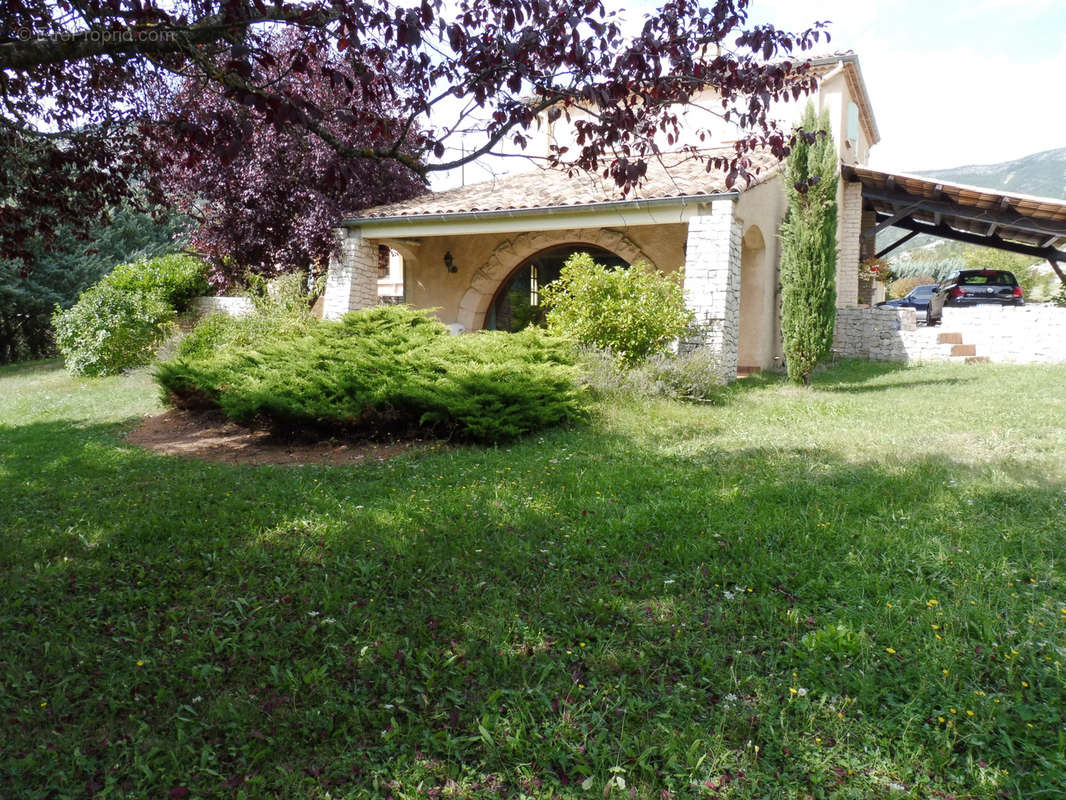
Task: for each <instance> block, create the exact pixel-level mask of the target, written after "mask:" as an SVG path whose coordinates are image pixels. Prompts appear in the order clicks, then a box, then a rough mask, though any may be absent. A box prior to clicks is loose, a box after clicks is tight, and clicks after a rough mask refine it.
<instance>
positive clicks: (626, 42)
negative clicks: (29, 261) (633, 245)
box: [0, 0, 825, 256]
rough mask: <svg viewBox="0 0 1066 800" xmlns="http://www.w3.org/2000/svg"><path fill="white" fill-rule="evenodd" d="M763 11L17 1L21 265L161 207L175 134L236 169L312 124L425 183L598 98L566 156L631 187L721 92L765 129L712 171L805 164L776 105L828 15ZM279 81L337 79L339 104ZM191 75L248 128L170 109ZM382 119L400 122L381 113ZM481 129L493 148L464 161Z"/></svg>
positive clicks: (747, 120) (8, 34)
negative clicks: (346, 131)
mask: <svg viewBox="0 0 1066 800" xmlns="http://www.w3.org/2000/svg"><path fill="white" fill-rule="evenodd" d="M748 6H749V0H716V1H715V2H712V3H709V4H701V3H699V2H695V1H694V0H666V2H665V3H664V5H663V6H662V7H661V8H659V9H658V10H655V11H653V12H651V13H649V14H647V15H646V17H645V19H644V21H643V25H641V26H639V27H638V28H637V29H636V30H635V31H634V32H631V33H630V32H627V31H626V30H624V29H623V25H622V24H621V23H620V20H619V18H618V16H617V14H616V12H614V11H610V10H608V9H607V8H606V7H605V5H604V3H603V2H602V0H457V2H448V3H445V2H443V0H421V2H420V3H417V4H416V3H409V4H403V5H397V4H393V3H392V2H389V0H356V1H355V2H349V1H348V0H343V1H342V0H306V1H305V2H289V1H288V0H274V1H273V2H269V3H267V2H264V0H8V2H7V3H6V4H5V15H4V19H3V20H2V22H0V70H2V76H3V80H2V81H0V161H2V163H3V164H4V167H3V169H2V170H0V180H2V184H0V196H3V197H4V198H5V203H4V204H3V205H2V206H0V237H3V247H4V250H5V252H6V253H7V254H9V255H14V256H21V255H23V251H22V248H23V243H24V242H25V240H26V239H27V238H28V237H29V236H30V235H31V233H37V234H39V235H41V236H43V237H45V238H47V237H48V236H50V235H51V234H52V232H53V231H54V229H55V228H56V226H57V225H58V224H60V222H62V221H63V220H69V219H89V218H91V217H96V216H99V214H100V212H101V210H102V209H103V208H105V207H106V206H107V205H108V204H109V203H113V202H114V201H115V200H116V199H117V198H118V197H120V196H122V195H124V194H126V193H128V191H129V187H130V186H131V185H132V184H138V185H140V186H142V188H143V189H144V191H146V192H147V194H148V197H149V198H150V199H157V198H158V190H159V189H160V186H159V182H158V180H156V179H153V178H152V170H151V169H150V168H151V167H152V166H153V165H152V164H150V163H148V162H150V158H149V157H148V156H147V153H148V152H150V151H146V149H145V148H144V147H143V140H144V138H145V137H148V138H155V137H158V136H160V135H163V134H164V133H165V135H168V136H174V135H176V136H178V137H181V138H182V139H184V140H186V141H189V142H193V143H194V144H195V145H196V146H197V147H198V148H200V149H212V150H214V151H215V152H216V153H217V154H218V155H220V156H221V157H223V158H232V157H234V156H235V155H236V154H237V153H239V152H240V151H241V150H242V149H244V148H246V147H247V146H248V145H249V143H250V141H251V140H252V138H253V135H254V132H255V131H256V130H257V129H258V128H259V127H261V126H264V125H265V126H271V127H273V128H275V129H278V130H282V129H286V128H299V129H302V130H304V131H307V132H310V133H311V134H312V135H314V136H317V137H318V138H319V139H321V141H322V142H324V143H325V144H326V145H328V146H329V147H331V148H332V149H334V150H335V152H337V153H339V154H340V155H341V156H343V157H344V158H345V159H346V160H348V161H349V162H351V163H352V164H354V165H355V166H353V169H358V168H359V167H358V164H359V163H361V162H364V161H372V162H380V161H393V162H396V163H398V164H401V165H403V166H404V167H405V168H407V169H408V170H410V171H411V172H412V173H414V174H415V175H416V176H425V175H426V174H427V173H428V172H430V171H433V170H446V169H451V168H453V167H455V166H457V165H458V164H460V163H465V162H467V161H470V160H473V159H475V158H478V157H480V156H481V155H483V154H486V153H490V152H494V151H495V150H496V149H498V148H499V147H500V146H502V145H503V144H504V143H507V144H508V145H509V146H510V145H514V146H518V147H521V146H523V145H524V144H525V143H526V142H527V141H528V138H529V135H530V130H529V129H530V127H531V126H532V125H533V124H534V121H535V120H536V119H537V117H538V115H539V114H541V113H543V112H547V113H548V114H549V115H550V116H552V117H558V116H560V115H564V114H567V113H568V110H569V109H571V108H574V107H576V106H580V107H582V108H584V109H587V110H591V111H592V113H591V114H588V115H582V118H581V119H579V120H575V129H576V133H577V142H578V144H577V147H575V148H574V149H573V151H570V150H567V149H566V148H564V147H562V146H559V147H556V148H555V149H554V150H552V151H551V152H550V153H549V154H548V156H547V159H548V161H549V162H550V163H551V164H553V165H555V166H559V167H563V168H567V169H580V170H596V171H602V172H603V173H604V174H605V175H607V176H609V177H613V178H614V180H615V181H616V182H617V183H618V184H619V185H620V186H622V187H625V188H628V187H631V186H633V185H634V184H636V183H638V182H639V181H640V179H641V177H642V176H643V174H644V170H645V164H646V161H647V160H648V159H649V158H652V157H654V156H655V154H656V152H657V148H656V145H655V142H654V137H655V136H656V135H658V134H661V133H667V134H668V133H670V132H674V133H676V132H677V130H678V125H679V120H678V117H677V113H676V109H677V107H678V104H681V103H685V102H686V101H688V100H689V98H691V96H692V95H693V94H694V93H696V92H698V91H700V90H702V89H705V88H707V87H713V88H714V89H715V90H717V92H718V93H719V94H720V96H721V108H720V113H721V114H722V115H723V116H726V117H728V118H729V119H730V120H731V121H732V122H735V123H737V124H739V125H740V126H741V127H742V128H743V129H745V130H747V131H749V132H750V135H749V136H748V137H747V138H746V139H744V140H743V141H741V142H739V143H738V144H737V146H736V150H735V156H733V157H732V158H725V157H721V156H719V157H716V158H715V159H714V160H712V161H710V162H709V163H708V168H709V169H710V168H717V169H723V170H726V171H728V173H729V180H730V183H732V182H734V181H736V180H742V179H744V178H745V177H746V175H747V161H746V160H745V158H744V156H745V154H746V153H747V151H748V150H749V149H750V148H752V147H754V146H757V145H763V146H768V147H769V148H770V149H771V150H773V152H775V153H776V154H777V155H779V156H783V155H785V153H786V152H787V149H788V139H789V133H788V132H782V131H780V130H778V129H777V127H776V126H775V125H774V124H773V122H772V121H771V119H770V118H769V116H768V113H767V112H768V108H769V106H770V104H771V103H772V102H773V101H774V100H775V99H780V98H783V97H786V96H788V97H798V96H799V95H800V94H802V93H803V92H804V91H806V90H808V89H809V88H810V87H811V85H812V83H813V76H812V75H811V73H810V70H809V68H808V66H807V64H806V63H805V62H804V61H803V60H802V59H792V58H790V54H791V53H792V52H793V51H804V50H807V49H809V48H810V47H812V46H813V45H814V43H815V42H817V41H818V40H819V38H820V37H822V36H824V35H825V33H824V30H823V29H824V24H823V23H816V24H814V25H813V26H812V27H811V28H810V29H808V30H804V31H800V32H796V33H793V32H786V31H779V30H777V29H775V28H773V27H772V26H767V25H751V24H749V22H748ZM279 30H287V31H289V32H290V33H291V34H292V40H291V41H292V44H291V46H290V47H289V48H288V49H287V50H286V51H285V52H282V53H280V54H279V53H278V52H276V50H275V49H274V48H272V47H270V46H269V43H270V41H271V40H272V39H273V38H274V37H276V36H277V34H278V32H279ZM338 62H340V63H338ZM279 73H282V74H287V75H310V74H315V75H317V76H318V77H319V78H321V79H323V80H326V81H329V82H331V83H333V84H334V85H335V87H336V89H337V93H339V96H338V94H334V95H333V101H334V102H335V103H336V105H335V107H334V108H332V109H331V108H328V107H323V104H322V102H321V101H320V99H319V98H316V97H315V96H313V95H308V94H307V93H306V92H305V91H304V89H305V86H306V85H305V83H304V82H302V81H298V80H294V81H280V82H279V81H278V80H277V76H278V75H279ZM190 83H191V84H193V85H195V84H199V85H202V86H204V87H207V86H209V85H210V86H212V87H214V88H215V89H216V90H218V91H220V92H222V93H223V94H224V96H225V98H226V99H227V100H228V101H229V102H231V103H233V104H234V105H236V106H239V107H241V108H242V109H244V111H245V112H246V114H247V117H246V119H247V122H246V124H241V125H235V126H230V127H227V128H225V129H220V128H218V127H217V126H213V123H212V121H211V120H210V119H205V118H204V117H203V116H201V117H199V118H184V117H175V116H173V115H168V114H167V113H166V112H165V109H166V108H167V107H168V105H167V104H166V103H165V102H161V98H165V97H167V96H168V95H169V93H171V92H172V91H173V90H174V88H175V85H178V84H181V85H184V86H186V87H187V86H188V85H190ZM345 95H347V98H345ZM383 108H388V109H389V110H390V113H389V114H388V115H386V116H385V117H378V116H376V115H375V112H374V111H373V109H383ZM349 109H350V110H351V114H352V115H353V116H355V117H358V120H359V124H360V126H361V127H362V129H364V130H369V131H370V133H371V135H370V136H369V137H368V138H367V139H366V140H362V139H360V140H358V141H357V140H356V139H354V138H352V137H343V136H339V135H338V134H337V131H336V128H335V127H333V126H331V125H329V124H327V122H326V120H327V119H328V117H329V112H330V111H331V110H332V111H337V110H349ZM397 120H398V121H399V122H400V124H399V125H396V124H395V122H396V121H397ZM468 129H475V130H477V131H478V134H479V136H480V142H479V144H477V145H476V146H464V147H463V150H462V151H460V150H459V145H458V137H459V136H460V134H462V133H463V132H464V131H465V130H468ZM13 154H17V155H18V158H13V157H12V156H13ZM325 188H328V187H325Z"/></svg>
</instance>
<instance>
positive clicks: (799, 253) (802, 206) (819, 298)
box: [781, 103, 839, 386]
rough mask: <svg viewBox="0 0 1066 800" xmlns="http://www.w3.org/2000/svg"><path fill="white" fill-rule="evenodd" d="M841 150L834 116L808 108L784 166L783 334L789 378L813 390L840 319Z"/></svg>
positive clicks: (782, 230)
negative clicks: (832, 131)
mask: <svg viewBox="0 0 1066 800" xmlns="http://www.w3.org/2000/svg"><path fill="white" fill-rule="evenodd" d="M838 175H839V172H838V165H837V153H836V147H835V146H834V144H833V137H832V135H831V134H830V133H829V112H828V111H826V112H823V113H822V115H821V116H820V117H819V116H818V115H817V114H815V111H814V106H813V105H811V104H810V103H808V104H807V110H806V111H805V112H804V114H803V120H802V122H801V123H800V126H799V129H798V130H797V131H796V136H795V141H794V143H793V146H792V152H791V153H790V154H789V156H788V159H787V160H786V161H785V183H786V185H787V191H788V212H787V214H786V215H785V221H784V222H783V223H782V225H781V334H782V337H783V339H784V345H785V364H786V366H787V367H788V376H789V378H790V379H791V380H792V381H794V382H796V383H802V384H803V385H804V386H810V383H811V374H812V373H813V372H814V368H815V366H816V365H817V364H818V362H819V361H820V360H821V359H822V358H824V357H825V356H826V355H827V354H828V353H829V349H830V347H831V346H832V344H833V323H834V321H835V318H836V251H837V246H836V231H837V199H836V198H837V183H838V181H839V177H838Z"/></svg>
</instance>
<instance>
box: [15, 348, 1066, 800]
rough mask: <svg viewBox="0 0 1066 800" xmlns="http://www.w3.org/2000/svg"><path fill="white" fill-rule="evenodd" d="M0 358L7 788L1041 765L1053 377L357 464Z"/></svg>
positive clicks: (564, 786) (1064, 775) (329, 792)
mask: <svg viewBox="0 0 1066 800" xmlns="http://www.w3.org/2000/svg"><path fill="white" fill-rule="evenodd" d="M154 398H155V390H154V388H153V386H152V385H151V382H150V379H149V377H147V376H145V375H143V374H136V375H134V376H132V377H117V378H108V379H98V380H93V381H88V380H79V379H73V378H70V377H68V376H67V375H66V374H65V373H63V372H62V371H61V370H60V369H59V367H58V366H57V365H54V364H39V365H31V366H27V367H21V368H5V369H2V370H0V492H2V495H0V496H2V497H3V502H2V503H0V530H2V531H4V535H3V538H2V540H0V569H2V576H3V577H2V583H0V632H2V641H3V646H2V647H0V678H2V686H0V713H2V718H0V719H2V725H3V735H2V736H0V796H3V797H18V798H52V797H56V798H60V797H63V798H66V797H137V798H142V797H225V798H231V797H232V798H240V797H245V798H257V797H283V798H316V799H320V800H325V798H347V797H352V798H356V797H360V798H361V797H392V798H394V800H401V798H436V797H499V796H505V797H530V798H542V797H545V798H546V797H560V798H570V797H585V796H589V797H592V796H597V797H600V796H617V797H619V798H621V797H636V798H657V800H661V798H666V797H675V798H689V797H736V798H745V797H797V798H807V797H831V798H869V797H873V798H878V797H885V798H889V797H891V798H898V797H951V796H954V797H977V798H986V797H987V798H992V797H1001V796H1002V797H1026V798H1045V797H1046V798H1051V797H1061V796H1062V788H1061V787H1062V786H1063V785H1064V784H1066V719H1064V716H1063V715H1064V710H1066V683H1064V675H1063V671H1062V668H1063V662H1064V661H1066V570H1064V567H1063V563H1062V560H1061V559H1062V554H1063V553H1064V543H1066V432H1064V429H1063V424H1062V421H1063V420H1064V419H1066V370H1063V369H1061V368H1036V367H1028V368H1022V367H1017V368H1014V367H996V366H976V367H963V366H956V365H945V366H935V367H934V366H928V367H921V368H914V369H899V368H891V367H883V366H876V365H869V364H856V363H845V364H843V365H841V366H838V367H837V368H835V369H833V370H831V371H828V372H826V373H823V374H821V375H819V376H818V377H817V379H816V385H815V387H814V389H813V390H812V391H809V392H808V391H803V390H797V389H793V388H790V387H788V386H785V385H783V384H781V383H779V382H778V381H776V380H775V379H773V378H755V379H751V380H748V381H744V382H741V384H740V385H737V386H734V387H733V388H731V389H729V390H728V391H727V392H726V394H725V397H724V399H723V401H722V403H721V404H719V405H717V406H705V405H701V406H688V405H681V404H675V403H670V402H665V401H663V402H658V401H656V402H646V403H632V404H626V403H615V404H611V405H603V406H602V407H601V408H600V409H599V411H598V412H597V414H596V417H595V419H594V422H593V424H591V425H589V426H587V427H583V428H575V429H572V430H556V431H553V432H551V433H548V434H544V435H542V436H535V437H530V438H527V439H524V440H521V441H519V442H517V443H514V444H512V445H511V446H509V447H501V448H489V449H485V448H475V447H466V448H439V449H436V450H431V451H423V452H421V453H419V454H414V455H410V456H406V457H402V458H397V459H394V460H391V461H387V462H383V463H380V464H367V465H362V466H353V467H345V468H337V467H324V466H322V467H320V466H305V467H234V466H226V465H220V464H207V463H200V462H197V461H191V460H181V459H176V458H170V457H164V456H159V455H155V454H152V453H148V452H143V451H141V450H138V449H136V448H133V447H131V446H128V445H126V444H125V443H124V442H123V440H122V439H121V434H122V432H123V431H124V430H128V429H129V428H130V427H132V426H133V425H134V424H135V422H136V420H137V419H138V418H139V417H141V416H142V415H143V414H145V413H148V412H151V411H153V410H155V409H156V405H155V403H156V401H155V399H154Z"/></svg>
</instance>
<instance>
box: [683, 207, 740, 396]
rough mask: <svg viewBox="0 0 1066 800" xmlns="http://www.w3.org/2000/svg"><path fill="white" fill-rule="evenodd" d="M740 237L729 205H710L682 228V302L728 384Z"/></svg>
mask: <svg viewBox="0 0 1066 800" xmlns="http://www.w3.org/2000/svg"><path fill="white" fill-rule="evenodd" d="M742 234H743V229H742V227H741V224H740V222H739V221H738V220H737V219H736V217H735V216H734V214H733V201H732V200H716V201H715V202H713V203H711V209H710V213H709V214H705V215H702V216H698V217H693V218H692V219H691V220H690V221H689V223H688V243H687V248H686V255H685V303H686V305H688V307H689V308H690V309H692V311H693V312H695V315H696V320H695V321H696V324H697V325H699V326H700V327H701V328H702V330H703V334H704V341H703V343H704V344H706V345H707V346H709V347H710V348H711V349H712V350H713V351H714V352H715V354H716V355H717V356H718V359H719V364H720V366H721V370H722V375H723V377H725V378H726V380H730V381H731V380H733V379H734V378H735V377H736V374H737V351H738V346H739V337H740V261H741V244H742Z"/></svg>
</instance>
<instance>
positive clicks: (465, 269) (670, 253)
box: [385, 223, 687, 330]
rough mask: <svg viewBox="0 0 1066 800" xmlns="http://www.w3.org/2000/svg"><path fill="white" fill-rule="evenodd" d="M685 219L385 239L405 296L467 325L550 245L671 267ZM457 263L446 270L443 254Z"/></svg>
mask: <svg viewBox="0 0 1066 800" xmlns="http://www.w3.org/2000/svg"><path fill="white" fill-rule="evenodd" d="M686 232H687V225H685V224H684V223H676V224H668V225H638V226H631V227H619V228H604V229H570V230H560V231H537V232H530V233H519V232H515V233H503V234H484V233H479V234H469V235H454V236H432V237H424V238H421V239H416V240H406V241H405V242H403V243H397V242H394V241H386V242H385V243H386V244H390V245H391V246H393V247H396V248H397V249H398V250H399V251H400V252H401V253H402V254H403V256H404V282H405V285H404V295H405V297H406V300H407V302H408V303H410V304H411V305H413V306H418V307H423V308H425V307H435V308H437V312H436V313H437V316H438V317H439V318H440V319H441V321H442V322H445V323H449V324H450V323H459V324H461V325H463V327H464V328H465V329H468V330H478V329H480V328H481V327H482V326H483V325H484V319H485V312H486V311H487V309H488V306H489V304H490V303H491V302H492V297H493V295H494V294H495V292H496V290H497V289H498V288H499V286H500V284H501V283H502V282H503V281H504V279H506V278H507V277H508V276H509V275H510V274H511V273H512V272H513V271H514V270H515V269H516V268H517V267H518V266H519V265H520V264H521V263H522V262H523V261H525V260H526V259H528V258H529V257H530V256H533V255H535V254H536V253H539V252H540V251H542V250H545V249H547V248H549V247H556V246H558V245H564V244H589V245H596V246H598V247H604V248H606V249H608V250H610V251H611V252H613V253H616V254H617V255H619V256H621V257H622V258H625V259H626V260H629V261H634V260H636V259H644V260H646V261H648V262H649V263H650V264H651V265H652V266H654V267H655V268H656V269H659V270H662V271H663V272H672V271H674V270H677V269H678V268H680V267H681V265H682V264H683V263H684V261H685V250H684V245H685V235H686ZM446 252H450V253H451V254H452V259H453V263H454V265H455V267H456V271H455V272H454V273H449V272H448V271H447V270H446V269H445V267H444V254H445V253H446Z"/></svg>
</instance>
